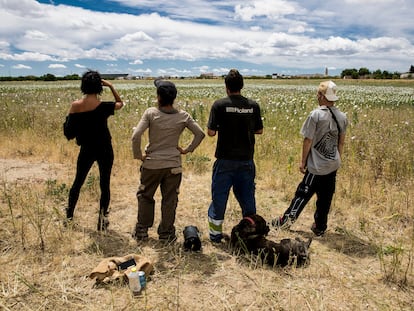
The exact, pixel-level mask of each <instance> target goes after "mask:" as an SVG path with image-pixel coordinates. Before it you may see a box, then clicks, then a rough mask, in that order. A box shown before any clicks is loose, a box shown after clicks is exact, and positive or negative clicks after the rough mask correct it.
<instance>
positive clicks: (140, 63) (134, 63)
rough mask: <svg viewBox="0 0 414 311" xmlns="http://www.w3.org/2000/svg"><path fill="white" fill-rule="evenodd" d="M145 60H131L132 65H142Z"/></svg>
mask: <svg viewBox="0 0 414 311" xmlns="http://www.w3.org/2000/svg"><path fill="white" fill-rule="evenodd" d="M143 63H144V62H143V61H142V60H140V59H136V60H134V61H133V62H130V63H129V64H130V65H142V64H143Z"/></svg>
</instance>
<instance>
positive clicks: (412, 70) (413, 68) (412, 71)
mask: <svg viewBox="0 0 414 311" xmlns="http://www.w3.org/2000/svg"><path fill="white" fill-rule="evenodd" d="M408 72H409V73H414V66H413V65H411V67H410V70H409V71H408Z"/></svg>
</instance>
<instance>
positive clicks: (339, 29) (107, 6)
mask: <svg viewBox="0 0 414 311" xmlns="http://www.w3.org/2000/svg"><path fill="white" fill-rule="evenodd" d="M413 16H414V2H413V0H330V1H326V0H325V1H319V0H296V1H291V0H244V1H241V0H228V1H226V0H209V1H207V0H177V1H172V0H71V1H70V0H63V1H60V0H39V1H35V0H0V20H1V27H0V76H9V75H11V76H20V75H42V74H46V73H52V74H54V75H58V76H61V75H67V74H72V73H78V74H81V73H82V72H83V71H85V70H86V68H91V69H96V70H99V71H100V72H101V73H129V74H132V75H139V76H160V75H174V76H192V75H196V76H198V75H200V74H201V73H214V74H216V75H220V74H223V73H225V72H227V71H228V69H229V68H238V69H239V70H240V71H242V72H243V73H244V74H245V75H266V74H272V73H279V74H301V73H324V71H325V68H329V73H330V74H339V73H340V72H341V71H342V70H343V69H345V68H356V69H359V68H361V67H366V68H368V69H369V70H371V71H373V70H376V69H381V70H388V71H391V72H394V71H399V72H405V71H408V69H409V68H410V66H411V65H412V64H414V26H413Z"/></svg>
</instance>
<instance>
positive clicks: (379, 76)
mask: <svg viewBox="0 0 414 311" xmlns="http://www.w3.org/2000/svg"><path fill="white" fill-rule="evenodd" d="M372 77H373V78H374V79H382V71H381V69H377V70H375V71H374V72H372Z"/></svg>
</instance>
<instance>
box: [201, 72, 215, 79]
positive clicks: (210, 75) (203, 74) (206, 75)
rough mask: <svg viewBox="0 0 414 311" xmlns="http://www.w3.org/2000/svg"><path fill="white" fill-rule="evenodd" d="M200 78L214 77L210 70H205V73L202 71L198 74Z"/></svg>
mask: <svg viewBox="0 0 414 311" xmlns="http://www.w3.org/2000/svg"><path fill="white" fill-rule="evenodd" d="M200 78H201V79H214V73H212V72H207V73H202V74H201V75H200Z"/></svg>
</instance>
